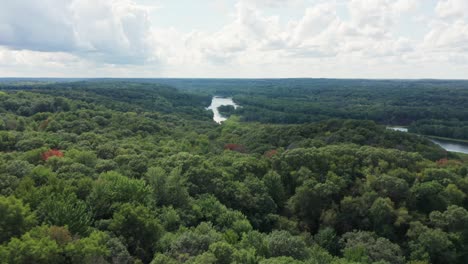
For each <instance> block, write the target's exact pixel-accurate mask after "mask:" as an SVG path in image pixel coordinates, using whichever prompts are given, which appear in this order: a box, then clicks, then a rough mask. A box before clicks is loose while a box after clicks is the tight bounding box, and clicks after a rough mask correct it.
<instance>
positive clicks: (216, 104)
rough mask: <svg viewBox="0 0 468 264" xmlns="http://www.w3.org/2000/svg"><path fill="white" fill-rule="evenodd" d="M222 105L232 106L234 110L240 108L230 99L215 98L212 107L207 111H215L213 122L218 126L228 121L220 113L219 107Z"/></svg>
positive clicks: (212, 100)
mask: <svg viewBox="0 0 468 264" xmlns="http://www.w3.org/2000/svg"><path fill="white" fill-rule="evenodd" d="M222 105H232V106H234V108H237V107H239V106H238V105H237V104H236V103H234V101H233V100H232V98H230V97H220V96H213V99H211V105H210V106H208V107H207V108H206V110H211V111H213V120H214V121H215V122H216V123H218V124H221V123H222V122H223V121H226V119H227V118H226V117H224V116H222V115H221V113H219V110H218V107H220V106H222Z"/></svg>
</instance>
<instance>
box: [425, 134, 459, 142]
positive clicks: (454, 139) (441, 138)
mask: <svg viewBox="0 0 468 264" xmlns="http://www.w3.org/2000/svg"><path fill="white" fill-rule="evenodd" d="M422 136H425V137H428V138H432V139H440V140H445V141H453V142H457V143H464V144H468V140H466V139H457V138H447V137H438V136H429V135H422Z"/></svg>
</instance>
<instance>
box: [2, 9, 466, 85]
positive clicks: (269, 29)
mask: <svg viewBox="0 0 468 264" xmlns="http://www.w3.org/2000/svg"><path fill="white" fill-rule="evenodd" d="M0 77H125V78H130V77H134V78H140V77H145V78H158V77H169V78H170V77H182V78H294V77H310V78H399V79H407V78H411V79H418V78H434V79H468V0H326V1H325V0H15V1H11V0H0Z"/></svg>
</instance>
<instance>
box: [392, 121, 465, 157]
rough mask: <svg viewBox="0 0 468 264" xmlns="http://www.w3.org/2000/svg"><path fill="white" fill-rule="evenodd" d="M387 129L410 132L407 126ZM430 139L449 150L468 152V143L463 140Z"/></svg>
mask: <svg viewBox="0 0 468 264" xmlns="http://www.w3.org/2000/svg"><path fill="white" fill-rule="evenodd" d="M387 129H391V130H394V131H400V132H408V128H406V127H387ZM429 140H430V141H432V142H434V143H436V144H437V145H439V146H441V147H442V148H443V149H445V150H447V151H451V152H460V153H465V154H468V143H463V142H458V141H453V140H444V139H433V138H429Z"/></svg>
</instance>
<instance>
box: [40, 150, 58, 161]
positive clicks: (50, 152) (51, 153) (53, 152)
mask: <svg viewBox="0 0 468 264" xmlns="http://www.w3.org/2000/svg"><path fill="white" fill-rule="evenodd" d="M50 157H63V152H61V151H60V150H58V149H51V150H48V151H46V152H44V153H42V159H43V160H48V159H49V158H50Z"/></svg>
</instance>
